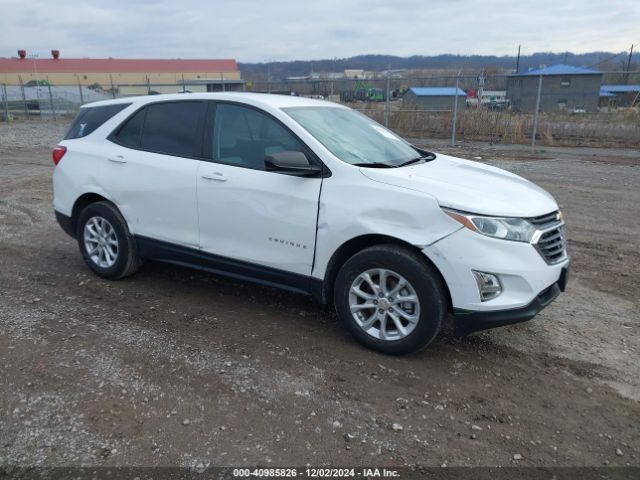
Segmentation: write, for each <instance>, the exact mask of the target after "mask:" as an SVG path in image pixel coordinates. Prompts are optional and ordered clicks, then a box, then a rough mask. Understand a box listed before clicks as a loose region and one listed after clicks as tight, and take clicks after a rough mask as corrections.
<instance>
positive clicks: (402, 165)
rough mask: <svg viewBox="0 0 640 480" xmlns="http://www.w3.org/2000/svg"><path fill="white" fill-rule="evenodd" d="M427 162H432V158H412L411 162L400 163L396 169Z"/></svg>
mask: <svg viewBox="0 0 640 480" xmlns="http://www.w3.org/2000/svg"><path fill="white" fill-rule="evenodd" d="M427 160H433V158H431V157H417V158H412V159H411V160H407V161H406V162H404V163H401V164H400V165H398V167H406V166H407V165H413V164H414V163H418V162H426V161H427Z"/></svg>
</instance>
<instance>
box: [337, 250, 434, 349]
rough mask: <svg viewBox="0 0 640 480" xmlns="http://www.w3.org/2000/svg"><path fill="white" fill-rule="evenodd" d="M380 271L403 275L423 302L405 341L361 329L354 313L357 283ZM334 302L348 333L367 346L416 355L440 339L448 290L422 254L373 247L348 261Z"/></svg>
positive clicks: (341, 270)
mask: <svg viewBox="0 0 640 480" xmlns="http://www.w3.org/2000/svg"><path fill="white" fill-rule="evenodd" d="M377 268H384V269H388V270H391V271H393V272H395V273H397V274H399V275H402V276H403V277H404V279H406V280H407V281H408V282H409V283H410V284H411V286H412V287H413V290H415V293H416V295H417V297H418V300H419V302H420V313H419V316H417V318H418V320H417V323H416V324H415V327H413V330H412V331H411V332H410V333H408V335H406V336H405V337H404V338H400V339H396V340H382V339H380V338H376V337H374V336H372V335H370V334H369V333H367V332H366V331H365V330H364V329H363V328H362V327H360V325H359V324H358V323H357V322H356V320H355V318H354V316H353V314H352V313H351V308H350V304H349V292H350V289H351V286H352V284H353V282H354V280H356V278H357V277H358V276H359V275H360V274H362V273H363V272H366V271H368V270H372V269H377ZM333 298H334V304H335V307H336V310H337V312H338V317H339V318H340V320H341V321H342V323H343V324H344V326H345V327H346V328H347V330H348V331H349V332H350V333H351V334H352V335H353V336H354V337H355V338H356V339H357V340H358V341H359V342H360V343H362V344H363V345H365V346H367V347H369V348H371V349H373V350H376V351H378V352H382V353H386V354H390V355H403V354H407V353H412V352H416V351H418V350H421V349H422V348H425V347H426V346H427V345H429V344H430V343H431V342H432V341H433V340H434V339H435V338H436V336H437V335H438V332H439V331H440V329H441V327H442V324H443V322H444V318H445V314H446V310H447V296H446V287H445V286H444V285H443V282H442V278H441V277H440V275H439V273H438V272H437V271H436V270H435V268H434V267H433V266H432V265H431V264H430V263H429V262H428V261H427V260H426V259H425V258H422V257H421V255H420V254H419V253H417V252H413V251H411V250H409V249H407V248H403V247H401V246H397V245H378V246H374V247H370V248H367V249H365V250H362V251H361V252H359V253H356V254H355V255H354V256H352V257H351V258H350V259H349V260H347V262H346V263H345V264H344V265H343V266H342V268H341V269H340V271H339V272H338V275H337V277H336V281H335V285H334V297H333ZM374 310H375V309H374ZM378 325H380V324H378ZM391 328H394V327H393V325H391Z"/></svg>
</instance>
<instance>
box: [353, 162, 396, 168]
mask: <svg viewBox="0 0 640 480" xmlns="http://www.w3.org/2000/svg"><path fill="white" fill-rule="evenodd" d="M352 165H355V166H356V167H368V168H396V166H395V165H389V164H388V163H382V162H369V163H366V162H363V163H352Z"/></svg>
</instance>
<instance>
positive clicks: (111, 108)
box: [64, 103, 131, 140]
mask: <svg viewBox="0 0 640 480" xmlns="http://www.w3.org/2000/svg"><path fill="white" fill-rule="evenodd" d="M129 105H131V104H130V103H118V104H115V105H104V106H102V107H85V108H81V109H80V112H78V115H77V116H76V118H75V120H74V121H73V123H72V124H71V127H69V131H68V132H67V134H66V135H65V137H64V139H65V140H71V139H74V138H80V137H86V136H87V135H89V134H90V133H91V132H93V131H94V130H95V129H96V128H98V127H99V126H100V125H102V124H103V123H104V122H106V121H107V120H109V119H110V118H111V117H113V116H114V115H115V114H116V113H118V112H121V111H122V110H124V109H125V108H127V107H128V106H129Z"/></svg>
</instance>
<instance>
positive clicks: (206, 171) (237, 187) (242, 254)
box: [197, 102, 322, 275]
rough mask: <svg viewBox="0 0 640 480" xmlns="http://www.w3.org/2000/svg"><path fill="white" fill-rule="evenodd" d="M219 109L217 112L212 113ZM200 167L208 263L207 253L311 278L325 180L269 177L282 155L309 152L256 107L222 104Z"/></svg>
mask: <svg viewBox="0 0 640 480" xmlns="http://www.w3.org/2000/svg"><path fill="white" fill-rule="evenodd" d="M214 110H215V112H214ZM207 116H208V118H207V121H206V123H205V125H206V126H205V129H207V131H205V139H206V140H205V142H206V145H205V152H207V153H208V154H209V155H210V159H209V160H208V161H202V162H200V165H199V168H198V176H197V184H198V188H197V190H198V211H199V219H200V245H201V248H202V250H203V253H204V255H203V257H204V258H203V260H204V261H205V262H206V260H207V254H214V255H216V256H221V257H224V258H227V259H234V260H239V261H241V262H248V263H250V264H254V265H262V266H265V267H269V268H271V269H277V270H281V271H286V272H290V273H297V274H303V275H310V274H311V269H312V265H313V258H314V249H315V237H316V221H317V216H318V200H319V195H320V186H321V184H322V178H309V177H297V176H291V175H283V174H281V173H275V172H268V171H265V167H264V160H265V157H266V156H268V155H269V154H272V153H275V152H278V151H303V152H304V153H305V154H307V156H308V158H310V160H311V161H316V160H315V159H314V158H313V157H311V155H310V152H309V151H308V150H307V149H306V147H304V146H303V144H302V143H301V142H300V141H299V140H298V139H297V138H296V136H295V135H293V133H291V132H290V131H289V130H288V129H287V128H286V127H285V126H284V125H282V124H281V123H280V122H279V121H278V120H276V119H275V118H273V117H271V116H270V115H268V114H266V113H265V112H262V111H260V110H258V109H255V108H253V107H249V106H246V105H242V104H233V103H222V102H220V103H217V104H216V105H215V108H211V109H210V111H209V113H208V114H207Z"/></svg>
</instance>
